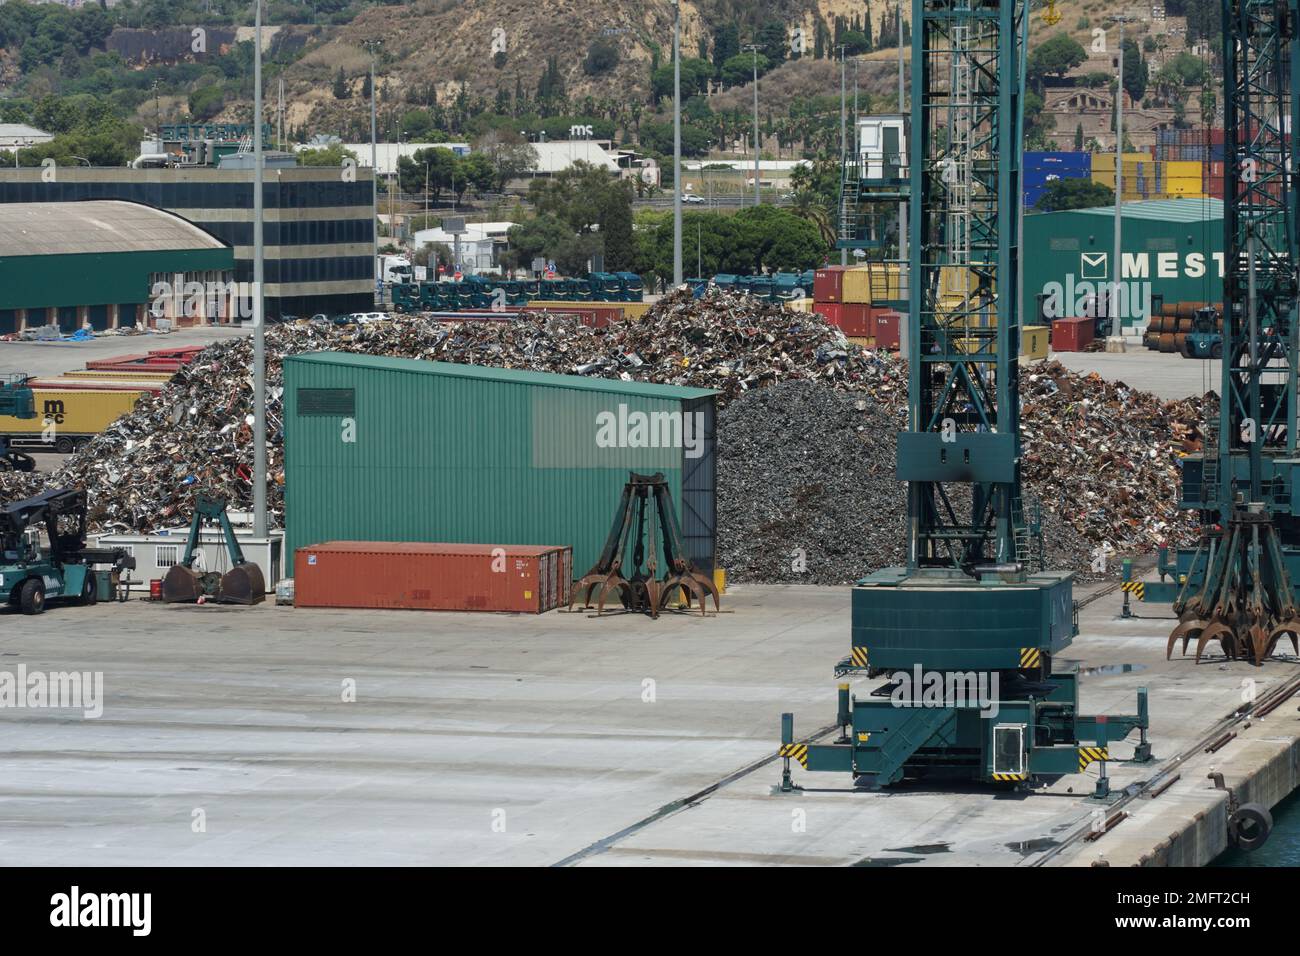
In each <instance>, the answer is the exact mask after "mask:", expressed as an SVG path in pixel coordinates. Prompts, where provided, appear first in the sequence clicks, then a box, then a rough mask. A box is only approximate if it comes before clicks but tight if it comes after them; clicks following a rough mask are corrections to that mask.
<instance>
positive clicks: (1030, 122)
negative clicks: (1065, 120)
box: [1024, 90, 1056, 149]
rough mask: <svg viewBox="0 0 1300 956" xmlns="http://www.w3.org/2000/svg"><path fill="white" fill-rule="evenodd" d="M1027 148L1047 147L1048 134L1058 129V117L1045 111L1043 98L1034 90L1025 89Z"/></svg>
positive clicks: (1048, 143) (1048, 142)
mask: <svg viewBox="0 0 1300 956" xmlns="http://www.w3.org/2000/svg"><path fill="white" fill-rule="evenodd" d="M1024 110H1025V148H1026V149H1047V148H1048V146H1049V145H1051V144H1050V141H1049V139H1048V134H1049V133H1050V132H1051V131H1052V130H1054V129H1056V117H1054V116H1052V115H1051V114H1050V113H1048V114H1044V113H1043V98H1042V97H1041V96H1039V95H1038V94H1037V93H1035V92H1034V91H1033V90H1025V97H1024Z"/></svg>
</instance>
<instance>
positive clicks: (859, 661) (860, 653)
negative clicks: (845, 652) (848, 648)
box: [853, 646, 867, 667]
mask: <svg viewBox="0 0 1300 956" xmlns="http://www.w3.org/2000/svg"><path fill="white" fill-rule="evenodd" d="M853 666H854V667H866V666H867V649H866V648H865V647H857V646H855V647H854V648H853Z"/></svg>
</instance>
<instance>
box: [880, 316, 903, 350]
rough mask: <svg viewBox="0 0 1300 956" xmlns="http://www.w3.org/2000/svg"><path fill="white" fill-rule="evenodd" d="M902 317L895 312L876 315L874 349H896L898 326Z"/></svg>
mask: <svg viewBox="0 0 1300 956" xmlns="http://www.w3.org/2000/svg"><path fill="white" fill-rule="evenodd" d="M901 320H902V316H901V315H899V314H898V313H897V312H877V313H876V333H875V334H876V348H878V349H897V348H898V325H899V322H900V321H901Z"/></svg>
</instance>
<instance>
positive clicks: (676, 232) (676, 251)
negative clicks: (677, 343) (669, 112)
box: [673, 0, 682, 288]
mask: <svg viewBox="0 0 1300 956" xmlns="http://www.w3.org/2000/svg"><path fill="white" fill-rule="evenodd" d="M681 48H682V4H681V0H673V288H677V287H678V286H680V285H681V284H682V49H681Z"/></svg>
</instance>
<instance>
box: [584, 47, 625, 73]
mask: <svg viewBox="0 0 1300 956" xmlns="http://www.w3.org/2000/svg"><path fill="white" fill-rule="evenodd" d="M618 60H619V51H618V44H616V43H614V42H613V41H612V40H607V39H604V38H601V39H597V40H593V41H592V42H591V45H590V46H589V47H587V58H586V59H585V60H583V61H582V72H583V73H585V74H587V75H588V76H599V75H600V74H602V73H608V72H609V71H610V70H612V69H614V67H616V66H618Z"/></svg>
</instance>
